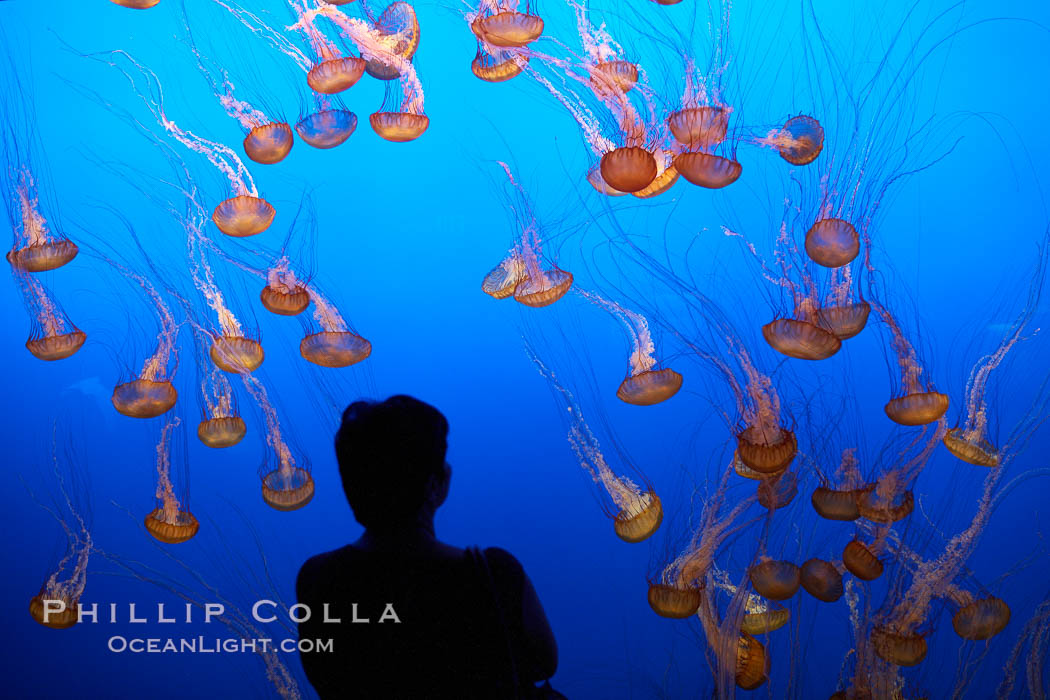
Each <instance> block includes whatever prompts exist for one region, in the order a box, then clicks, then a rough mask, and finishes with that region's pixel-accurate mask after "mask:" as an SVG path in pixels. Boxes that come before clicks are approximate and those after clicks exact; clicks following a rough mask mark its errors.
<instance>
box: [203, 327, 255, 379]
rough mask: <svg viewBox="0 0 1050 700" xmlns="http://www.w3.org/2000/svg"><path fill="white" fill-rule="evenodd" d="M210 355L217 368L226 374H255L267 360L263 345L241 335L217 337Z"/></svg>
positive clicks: (212, 344) (213, 341)
mask: <svg viewBox="0 0 1050 700" xmlns="http://www.w3.org/2000/svg"><path fill="white" fill-rule="evenodd" d="M208 354H209V355H210V356H211V361H212V362H214V363H215V366H216V367H218V368H219V369H221V370H222V371H224V372H230V373H231V374H240V373H241V372H254V371H255V370H257V369H258V368H259V365H261V364H262V363H263V360H264V359H265V358H266V354H265V353H264V352H263V347H262V345H260V344H259V342H258V341H255V340H252V339H251V338H245V337H244V336H241V335H220V336H216V337H215V339H214V340H212V343H211V349H210V350H209V352H208Z"/></svg>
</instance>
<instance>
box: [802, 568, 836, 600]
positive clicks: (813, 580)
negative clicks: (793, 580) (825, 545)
mask: <svg viewBox="0 0 1050 700" xmlns="http://www.w3.org/2000/svg"><path fill="white" fill-rule="evenodd" d="M800 582H801V584H802V588H804V589H805V591H806V592H807V593H809V594H810V595H811V596H813V597H814V598H816V599H817V600H820V601H823V602H825V603H834V602H835V601H836V600H838V599H839V598H841V597H842V593H843V588H842V572H841V571H839V569H838V567H836V566H835V565H834V564H832V563H831V562H829V561H824V560H823V559H808V560H806V561H805V562H803V564H802V567H801V574H800Z"/></svg>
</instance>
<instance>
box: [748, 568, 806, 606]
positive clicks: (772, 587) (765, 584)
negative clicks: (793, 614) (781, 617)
mask: <svg viewBox="0 0 1050 700" xmlns="http://www.w3.org/2000/svg"><path fill="white" fill-rule="evenodd" d="M747 575H748V578H750V579H751V585H752V586H753V587H754V589H755V591H756V592H757V593H758V594H759V595H760V596H762V597H763V598H769V599H770V600H787V599H788V598H790V597H791V596H793V595H795V593H797V592H798V587H799V586H800V585H801V583H802V580H801V576H802V572H801V570H800V569H799V568H798V566H797V565H796V564H793V563H791V562H789V561H776V560H774V559H767V560H766V561H763V562H760V563H758V564H755V565H754V566H752V567H751V568H749V569H748V571H747Z"/></svg>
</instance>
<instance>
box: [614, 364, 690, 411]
mask: <svg viewBox="0 0 1050 700" xmlns="http://www.w3.org/2000/svg"><path fill="white" fill-rule="evenodd" d="M681 388H682V375H680V374H679V373H678V372H675V371H674V370H673V369H670V368H664V369H656V370H646V371H645V372H639V373H638V374H635V375H632V376H630V377H627V378H626V379H624V380H623V381H622V382H620V387H619V388H618V389H617V390H616V398H618V399H620V400H621V401H624V402H626V403H629V404H634V405H635V406H652V405H653V404H658V403H660V402H662V401H666V400H667V399H669V398H671V397H672V396H674V395H675V394H677V393H678V390H679V389H681Z"/></svg>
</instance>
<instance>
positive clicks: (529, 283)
mask: <svg viewBox="0 0 1050 700" xmlns="http://www.w3.org/2000/svg"><path fill="white" fill-rule="evenodd" d="M570 287H572V273H571V272H566V271H565V270H559V269H557V268H552V269H550V270H544V271H543V278H542V279H533V278H532V277H526V278H525V279H523V280H522V281H520V282H518V284H517V286H516V287H514V300H515V301H518V302H520V303H522V304H525V306H531V307H534V308H540V307H543V306H550V305H551V304H553V303H554V302H556V301H558V300H559V299H561V298H562V297H563V296H565V294H566V293H567V292H568V291H569V288H570Z"/></svg>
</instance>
